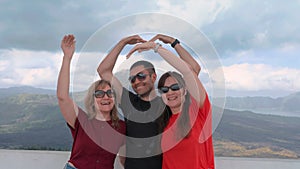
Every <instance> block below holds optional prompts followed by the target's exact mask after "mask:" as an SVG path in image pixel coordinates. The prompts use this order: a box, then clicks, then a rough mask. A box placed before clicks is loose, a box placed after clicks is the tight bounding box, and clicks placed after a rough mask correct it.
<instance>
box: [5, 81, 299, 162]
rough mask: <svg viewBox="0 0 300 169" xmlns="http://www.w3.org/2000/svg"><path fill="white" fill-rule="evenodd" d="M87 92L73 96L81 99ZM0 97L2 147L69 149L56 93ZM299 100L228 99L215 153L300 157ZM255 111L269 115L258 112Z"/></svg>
mask: <svg viewBox="0 0 300 169" xmlns="http://www.w3.org/2000/svg"><path fill="white" fill-rule="evenodd" d="M83 95H84V93H83V92H81V93H74V94H73V96H74V97H76V98H78V100H76V101H79V102H81V101H82V98H83ZM0 96H1V97H0V148H4V149H46V150H70V148H71V146H72V137H71V134H70V131H69V129H68V127H67V125H66V123H65V121H64V119H63V117H62V115H61V113H60V110H59V107H58V104H57V99H56V95H55V91H53V90H45V89H37V88H33V87H28V86H26V87H15V88H6V89H0ZM299 98H300V93H295V94H293V95H289V96H286V97H282V98H276V99H273V98H269V97H236V98H234V97H228V98H226V99H227V100H226V107H225V109H224V113H223V116H222V119H221V121H220V123H219V124H218V127H217V128H216V130H215V131H214V133H213V138H214V148H215V154H216V155H217V156H236V157H270V158H300V133H299V128H300V117H296V116H297V115H298V114H299V110H300V107H299V104H296V103H300V100H299ZM80 105H81V104H80ZM257 111H265V113H264V114H259V113H254V112H257ZM273 112H282V114H284V113H285V112H289V113H293V115H295V116H293V117H289V116H278V115H272V113H273Z"/></svg>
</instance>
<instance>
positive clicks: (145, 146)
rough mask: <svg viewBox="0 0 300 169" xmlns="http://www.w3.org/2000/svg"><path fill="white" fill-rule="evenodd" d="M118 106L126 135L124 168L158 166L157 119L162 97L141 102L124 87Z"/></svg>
mask: <svg viewBox="0 0 300 169" xmlns="http://www.w3.org/2000/svg"><path fill="white" fill-rule="evenodd" d="M120 108H121V109H122V111H123V114H124V118H125V123H126V135H127V138H126V156H127V157H126V161H125V169H135V168H136V169H141V168H143V169H161V167H162V154H161V146H160V141H161V136H160V135H159V134H158V133H159V131H158V123H157V122H156V120H157V119H158V118H159V116H160V115H161V114H162V112H163V110H164V108H165V104H164V103H163V101H162V99H161V97H156V98H154V99H153V100H151V101H144V100H141V99H140V97H138V95H136V94H134V93H132V92H130V91H128V90H127V89H126V88H123V93H122V97H121V103H120Z"/></svg>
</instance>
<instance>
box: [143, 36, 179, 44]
mask: <svg viewBox="0 0 300 169" xmlns="http://www.w3.org/2000/svg"><path fill="white" fill-rule="evenodd" d="M157 39H158V40H160V41H162V42H164V43H165V44H171V43H173V42H174V41H175V39H174V38H172V37H170V36H167V35H163V34H157V35H155V36H154V37H153V38H152V39H150V40H149V41H152V42H154V41H156V40H157Z"/></svg>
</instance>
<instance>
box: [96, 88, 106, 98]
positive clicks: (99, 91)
mask: <svg viewBox="0 0 300 169" xmlns="http://www.w3.org/2000/svg"><path fill="white" fill-rule="evenodd" d="M94 95H95V97H96V98H102V97H104V95H105V93H104V91H103V90H97V91H95V93H94Z"/></svg>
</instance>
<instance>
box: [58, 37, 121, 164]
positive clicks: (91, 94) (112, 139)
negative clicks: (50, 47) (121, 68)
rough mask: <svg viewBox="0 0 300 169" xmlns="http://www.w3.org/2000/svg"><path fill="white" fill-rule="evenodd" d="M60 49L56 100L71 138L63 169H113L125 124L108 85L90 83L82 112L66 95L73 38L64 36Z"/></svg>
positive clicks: (103, 82)
mask: <svg viewBox="0 0 300 169" xmlns="http://www.w3.org/2000/svg"><path fill="white" fill-rule="evenodd" d="M61 48H62V50H63V53H64V57H63V61H62V66H61V70H60V73H59V77H58V84H57V98H58V103H59V107H60V110H61V113H62V115H63V117H64V119H65V120H66V122H67V125H68V126H69V128H70V130H71V133H72V136H73V146H72V152H71V156H70V160H69V161H68V163H67V164H66V166H65V168H66V169H74V168H75V169H76V168H78V169H113V168H114V161H115V158H116V154H117V153H118V151H119V149H120V147H121V146H122V145H124V140H125V138H124V135H125V123H124V122H123V121H121V120H119V118H118V116H117V109H116V107H115V101H114V93H113V90H112V89H111V85H110V83H109V82H107V81H104V80H98V81H96V82H94V83H93V84H92V85H91V86H90V87H89V89H88V91H87V95H86V97H85V109H86V110H85V111H84V110H82V109H81V108H80V107H78V106H77V104H76V103H75V102H74V101H73V100H72V99H71V97H70V96H69V83H70V65H71V60H72V57H73V54H74V51H75V37H74V36H73V35H66V36H64V38H63V40H62V42H61ZM121 159H124V158H121ZM121 162H123V160H121Z"/></svg>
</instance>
